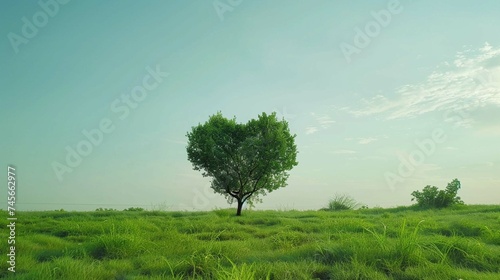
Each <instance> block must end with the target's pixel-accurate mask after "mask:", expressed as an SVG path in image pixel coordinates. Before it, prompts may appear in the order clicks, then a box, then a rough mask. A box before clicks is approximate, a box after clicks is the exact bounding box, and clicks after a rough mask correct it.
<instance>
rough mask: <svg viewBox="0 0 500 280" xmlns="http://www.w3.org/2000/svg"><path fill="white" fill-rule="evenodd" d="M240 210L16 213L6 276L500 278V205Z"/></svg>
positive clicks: (3, 270) (3, 266) (4, 264)
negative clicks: (12, 264)
mask: <svg viewBox="0 0 500 280" xmlns="http://www.w3.org/2000/svg"><path fill="white" fill-rule="evenodd" d="M234 212H235V211H234V209H224V210H214V211H211V212H158V211H156V212H155V211H138V212H128V211H127V212H124V211H96V212H61V211H45V212H18V213H17V217H18V221H17V226H16V234H17V238H16V249H17V252H16V256H17V259H16V273H15V275H14V274H13V273H9V272H8V271H7V268H8V265H7V262H6V261H5V260H6V255H5V251H3V252H4V253H3V254H2V255H3V258H2V263H1V274H0V277H7V278H16V279H279V280H282V279H500V206H479V205H478V206H463V205H462V206H455V207H453V208H451V209H445V210H424V211H418V210H414V209H413V208H411V207H399V208H393V209H362V210H349V211H339V212H327V211H293V210H292V211H244V212H243V216H241V217H236V216H234ZM2 213H4V217H5V211H2ZM7 234H8V233H7V231H5V230H2V236H1V240H4V248H6V247H7V246H8V245H7ZM9 276H10V277H9ZM13 276H16V277H13Z"/></svg>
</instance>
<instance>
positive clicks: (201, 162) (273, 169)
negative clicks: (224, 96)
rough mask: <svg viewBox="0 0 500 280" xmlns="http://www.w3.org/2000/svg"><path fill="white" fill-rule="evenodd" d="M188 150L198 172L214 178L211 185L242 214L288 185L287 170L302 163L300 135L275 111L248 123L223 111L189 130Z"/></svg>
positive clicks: (237, 212) (238, 214)
mask: <svg viewBox="0 0 500 280" xmlns="http://www.w3.org/2000/svg"><path fill="white" fill-rule="evenodd" d="M186 136H187V137H188V145H187V154H188V159H189V161H190V162H191V163H192V164H193V169H194V170H200V171H202V175H203V176H204V177H212V181H211V188H212V189H213V190H214V192H215V193H220V194H222V195H224V196H225V197H226V199H227V200H228V202H229V203H232V202H234V200H236V202H237V203H238V208H237V211H236V215H237V216H240V215H241V209H242V207H243V204H244V203H245V202H248V203H250V204H253V203H254V202H257V201H260V199H259V196H261V195H262V196H263V195H266V193H267V192H269V193H270V192H272V191H274V190H276V189H278V188H280V187H285V186H286V180H287V179H288V176H289V174H288V172H287V171H289V170H291V169H292V168H293V167H294V166H296V165H297V164H298V163H297V161H296V156H297V146H296V145H295V136H296V135H291V134H290V131H289V128H288V123H287V122H286V121H285V120H281V121H279V120H278V119H277V118H276V113H272V114H271V115H267V114H266V113H262V115H259V116H258V118H257V119H252V120H250V121H248V122H247V123H246V124H239V123H236V118H233V119H226V118H225V117H223V116H222V113H220V112H218V113H217V114H215V115H213V116H210V118H209V119H208V121H207V122H206V123H205V124H198V126H195V127H193V128H192V131H191V132H189V133H187V135H186Z"/></svg>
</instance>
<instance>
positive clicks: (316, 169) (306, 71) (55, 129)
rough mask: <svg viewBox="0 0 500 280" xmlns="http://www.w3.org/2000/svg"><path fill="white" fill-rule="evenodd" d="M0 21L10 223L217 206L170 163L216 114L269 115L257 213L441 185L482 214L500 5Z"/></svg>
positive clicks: (185, 7)
mask: <svg viewBox="0 0 500 280" xmlns="http://www.w3.org/2000/svg"><path fill="white" fill-rule="evenodd" d="M65 2H67V3H65ZM0 6H1V9H0V20H1V23H2V24H1V26H0V29H1V32H0V33H1V34H3V36H4V37H3V40H2V41H1V44H0V56H1V61H2V67H1V68H0V81H1V84H2V86H3V90H2V91H1V93H0V94H1V101H0V115H1V119H2V122H1V123H0V131H1V139H2V140H1V148H0V159H1V161H2V166H4V168H5V169H7V168H6V167H7V165H8V164H13V165H15V166H16V168H17V180H18V189H17V191H18V195H17V207H18V208H19V209H24V210H44V209H59V208H64V209H68V210H93V209H95V208H97V207H111V208H117V209H123V208H127V207H130V206H141V207H148V208H151V207H153V208H157V209H160V208H161V209H170V210H177V209H190V210H191V209H199V210H209V209H213V208H216V207H228V205H227V203H226V202H225V200H224V199H223V197H222V196H220V195H216V194H213V193H212V192H211V190H210V189H209V179H207V178H203V177H202V176H201V173H199V172H197V171H194V170H192V166H191V164H190V163H189V161H188V160H187V154H186V150H185V146H186V136H185V135H186V133H187V132H188V131H189V130H190V129H191V127H192V126H195V125H197V124H198V123H203V122H205V121H206V120H207V119H208V117H209V116H210V115H212V114H214V113H216V112H217V111H222V113H223V114H224V115H225V116H227V117H233V116H236V118H237V120H238V121H240V122H246V121H247V120H249V119H251V118H255V117H257V115H258V114H260V113H262V112H268V113H269V112H272V111H276V112H277V113H278V115H279V116H280V117H284V118H285V119H286V120H287V121H288V122H289V124H290V129H291V131H292V133H295V134H296V135H297V137H296V143H297V146H298V150H299V154H298V162H299V165H298V166H296V167H295V168H294V169H293V170H292V171H291V172H290V178H289V181H288V186H287V187H286V188H281V189H279V190H277V191H275V192H272V193H270V194H269V195H267V196H266V197H264V199H263V203H261V204H258V205H257V209H319V208H321V207H323V206H325V204H326V203H327V202H328V199H329V198H330V197H333V196H334V195H335V194H337V193H340V194H348V195H350V196H352V197H354V198H355V199H356V200H358V201H359V202H361V203H363V204H366V205H368V206H383V207H389V206H396V205H409V204H411V201H410V199H411V196H410V193H411V192H412V191H413V190H417V189H422V188H423V187H424V186H425V185H436V186H438V187H441V188H443V187H445V186H446V183H447V182H450V181H451V180H452V179H454V178H458V179H459V180H460V181H461V182H462V190H460V192H459V195H460V196H461V197H462V199H463V200H464V201H465V202H466V203H474V204H493V203H498V198H499V197H500V172H499V171H500V160H499V159H500V148H499V144H498V143H499V141H498V139H499V138H500V121H499V120H500V110H499V107H500V37H499V36H498V26H500V19H499V18H498V14H497V13H496V11H498V9H499V8H500V2H498V1H493V0H491V1H482V2H480V3H473V2H471V1H451V0H450V1H439V2H432V1H424V0H422V1H404V0H401V1H393V0H391V1H369V2H368V1H364V2H361V1H356V2H354V1H307V2H306V1H249V0H242V1H235V0H233V1H229V0H220V1H208V0H203V1H201V0H199V1H128V0H124V1H63V0H60V1H59V2H58V1H56V0H51V1H49V0H46V1H44V0H42V1H40V2H37V1H20V2H17V1H16V2H15V1H2V2H1V3H0ZM88 135H91V136H90V138H92V137H93V138H92V139H93V143H92V141H91V140H89V139H88ZM72 151H74V152H75V153H77V154H78V156H79V157H80V159H78V158H77V157H78V156H75V155H74V154H72V153H73V152H72ZM68 160H69V163H68ZM62 166H64V167H62ZM0 178H1V180H2V181H4V182H6V171H5V172H2V173H1V174H0ZM6 201H7V200H6V199H5V201H1V204H0V205H1V207H2V208H5V207H6V205H7V204H6ZM233 207H234V205H233Z"/></svg>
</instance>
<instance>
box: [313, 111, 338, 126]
mask: <svg viewBox="0 0 500 280" xmlns="http://www.w3.org/2000/svg"><path fill="white" fill-rule="evenodd" d="M311 116H313V118H314V119H315V120H316V122H318V123H319V125H320V126H321V127H322V128H324V129H326V128H328V127H330V125H331V124H332V123H335V121H334V120H332V118H331V117H330V116H328V115H326V114H322V115H319V114H316V113H311Z"/></svg>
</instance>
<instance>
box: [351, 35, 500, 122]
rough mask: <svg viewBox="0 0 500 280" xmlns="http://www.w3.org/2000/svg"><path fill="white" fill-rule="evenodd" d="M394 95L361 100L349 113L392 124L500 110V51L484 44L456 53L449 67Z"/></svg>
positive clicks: (437, 69)
mask: <svg viewBox="0 0 500 280" xmlns="http://www.w3.org/2000/svg"><path fill="white" fill-rule="evenodd" d="M396 94H397V95H398V97H397V98H395V99H388V98H387V97H385V96H383V95H380V94H379V95H376V96H375V97H373V98H370V99H362V103H363V106H362V107H361V108H358V109H349V112H350V113H351V114H353V115H355V116H358V117H361V116H371V115H377V114H383V115H384V117H385V119H388V120H391V119H403V118H412V117H416V116H419V115H422V114H425V113H429V112H435V111H443V112H444V111H448V110H452V111H458V110H466V111H469V110H474V109H477V108H481V107H484V106H487V105H494V106H500V48H497V49H495V48H493V47H492V46H491V45H489V44H488V43H486V44H485V46H484V47H482V48H480V49H478V50H466V51H462V52H458V53H457V55H456V59H455V60H454V61H453V62H452V63H449V62H445V63H442V65H440V66H438V67H437V68H436V70H435V71H434V72H433V73H431V74H430V75H429V76H428V77H427V78H426V79H425V80H424V81H422V82H420V83H416V84H410V85H404V86H402V87H400V88H397V89H396ZM464 122H465V123H464V124H462V125H467V124H470V120H464Z"/></svg>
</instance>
